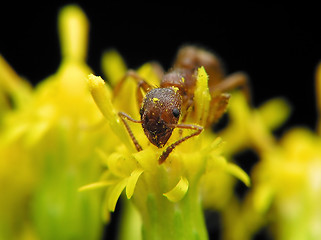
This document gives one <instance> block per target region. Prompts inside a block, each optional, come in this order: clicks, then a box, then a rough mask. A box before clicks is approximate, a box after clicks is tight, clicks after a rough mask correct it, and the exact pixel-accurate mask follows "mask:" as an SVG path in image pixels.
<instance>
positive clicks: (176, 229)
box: [138, 186, 208, 240]
mask: <svg viewBox="0 0 321 240" xmlns="http://www.w3.org/2000/svg"><path fill="white" fill-rule="evenodd" d="M138 207H141V208H144V209H140V212H141V213H142V219H143V239H161V240H163V239H177V240H179V239H208V235H207V230H206V226H205V221H204V216H203V211H202V206H201V202H200V199H199V194H198V188H197V187H195V186H190V189H189V191H188V192H187V194H186V196H185V197H184V198H183V199H182V200H181V201H178V202H176V203H174V202H171V201H169V200H168V199H167V198H166V197H164V196H162V197H159V196H157V197H156V196H155V195H154V194H148V196H147V197H146V202H145V204H140V205H139V206H138Z"/></svg>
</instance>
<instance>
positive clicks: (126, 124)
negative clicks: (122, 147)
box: [118, 112, 143, 152]
mask: <svg viewBox="0 0 321 240" xmlns="http://www.w3.org/2000/svg"><path fill="white" fill-rule="evenodd" d="M118 116H119V117H120V119H121V120H122V121H123V123H124V125H125V127H126V130H127V132H128V134H129V136H130V138H131V139H132V141H133V143H134V145H135V147H136V149H137V151H138V152H139V151H141V150H143V149H142V147H141V146H140V144H139V143H138V141H137V139H136V138H135V136H134V134H133V132H132V130H131V129H130V127H129V125H128V123H127V122H126V121H125V120H129V121H132V122H134V123H142V121H139V120H135V119H133V118H131V117H130V116H129V115H128V114H126V113H124V112H119V113H118Z"/></svg>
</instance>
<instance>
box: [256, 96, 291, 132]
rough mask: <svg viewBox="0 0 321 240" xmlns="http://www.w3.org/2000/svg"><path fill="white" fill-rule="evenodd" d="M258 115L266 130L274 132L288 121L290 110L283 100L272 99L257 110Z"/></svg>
mask: <svg viewBox="0 0 321 240" xmlns="http://www.w3.org/2000/svg"><path fill="white" fill-rule="evenodd" d="M259 112H260V115H261V117H262V120H263V121H264V124H265V125H266V126H267V128H268V129H271V130H274V129H276V128H278V127H279V126H281V125H282V124H283V123H284V122H285V121H286V119H288V117H289V115H290V113H291V108H290V106H289V104H288V103H287V101H286V100H285V99H283V98H274V99H271V100H269V101H267V102H266V103H264V104H263V105H261V106H260V108H259Z"/></svg>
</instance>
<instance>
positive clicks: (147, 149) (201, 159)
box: [80, 52, 249, 239]
mask: <svg viewBox="0 0 321 240" xmlns="http://www.w3.org/2000/svg"><path fill="white" fill-rule="evenodd" d="M110 54H111V55H107V56H105V57H104V58H105V63H104V64H106V65H108V61H111V62H112V60H113V58H117V59H116V61H118V62H119V57H118V55H115V52H112V53H110ZM108 58H110V59H109V60H108ZM106 59H107V60H106ZM123 69H124V68H123ZM151 70H152V68H151V67H150V65H149V64H147V65H144V66H143V67H142V68H141V69H139V70H138V72H139V74H140V75H141V76H143V77H144V78H145V79H147V80H150V78H148V77H146V76H148V75H153V76H155V73H154V74H153V73H152V72H151ZM113 71H116V70H115V69H113ZM109 75H110V76H112V75H111V74H109ZM152 79H153V80H152V82H149V83H150V84H151V85H155V81H159V79H157V78H152ZM207 80H208V79H207V74H206V72H205V70H204V68H200V69H199V70H198V78H197V87H196V91H195V96H194V101H195V105H196V106H197V111H196V114H195V116H194V121H195V122H193V124H202V123H203V122H202V119H207V117H206V114H208V112H209V111H208V109H209V107H210V105H209V103H210V99H211V97H210V94H209V90H208V87H207ZM111 82H114V80H111ZM128 82H129V83H127V84H128V86H125V87H124V89H123V90H122V93H121V94H118V95H117V97H116V99H114V100H112V89H111V88H110V87H109V85H107V84H106V83H105V82H104V80H103V79H102V78H100V77H96V76H94V75H89V77H88V85H89V88H90V92H91V94H92V96H93V99H94V100H95V102H96V104H97V106H98V107H99V109H100V111H101V112H102V114H103V115H104V117H105V118H106V120H107V122H108V124H109V125H110V127H111V129H112V131H113V132H114V134H115V135H116V136H117V137H118V139H119V140H120V141H121V142H122V144H119V145H118V146H117V147H116V149H115V151H114V152H113V153H111V154H109V155H108V154H107V153H106V152H105V151H104V149H101V148H99V149H98V153H99V155H100V156H101V157H102V159H103V162H104V163H105V165H106V167H107V170H106V171H105V173H104V174H103V175H102V177H101V180H100V181H99V182H96V183H93V184H90V185H87V186H84V187H82V188H81V189H80V190H87V189H94V188H100V187H107V192H106V200H105V204H106V205H105V207H106V211H107V210H108V211H114V210H115V206H116V203H117V200H118V198H119V196H120V194H121V193H122V192H123V190H124V189H125V192H126V196H127V198H128V199H131V200H132V201H133V203H134V204H135V205H136V207H137V208H138V210H139V212H140V214H141V216H142V220H143V229H144V231H143V234H144V237H145V238H146V239H152V238H153V236H156V235H157V236H158V237H160V236H163V237H165V238H170V239H188V238H189V237H191V235H195V234H196V235H197V236H198V237H199V238H200V239H206V238H207V233H206V230H205V225H204V219H203V213H202V207H201V201H200V198H201V188H202V186H201V184H200V182H201V178H202V177H203V176H205V175H207V174H208V175H210V174H212V173H213V172H214V169H215V170H216V171H217V169H220V171H223V172H229V173H231V174H232V175H234V176H236V177H238V178H240V179H241V180H242V181H244V183H245V184H247V185H249V177H248V176H247V175H246V173H244V172H243V171H242V170H241V169H240V168H239V167H237V166H236V165H234V164H232V163H228V162H227V161H226V159H225V158H224V157H223V156H222V155H221V145H222V140H221V138H217V137H216V136H215V135H214V134H212V133H211V132H210V130H205V131H204V132H203V133H201V134H200V135H199V136H197V137H193V138H191V139H189V140H188V141H186V142H184V143H182V144H180V145H178V146H177V147H176V148H175V150H174V151H173V152H172V153H171V154H170V155H169V157H168V158H167V159H166V161H165V162H164V163H163V164H161V165H159V164H158V158H159V156H160V155H161V154H162V152H163V151H164V149H158V148H157V147H155V146H154V145H152V144H150V142H149V141H148V139H147V137H146V136H145V135H144V133H143V130H142V127H141V125H140V124H135V123H133V124H131V128H132V131H133V134H134V135H135V137H136V138H137V140H138V141H139V143H140V144H141V145H142V148H143V150H142V151H139V152H137V151H136V149H135V147H134V144H133V142H132V140H131V138H130V137H129V134H128V133H127V131H126V129H125V127H124V125H123V123H122V121H121V120H120V119H119V117H118V111H120V110H122V111H125V112H126V113H129V114H130V115H131V116H133V117H134V118H136V119H138V117H139V111H138V109H139V108H138V106H137V103H136V100H135V90H136V86H135V83H134V84H133V82H134V81H130V79H129V80H128ZM112 84H113V85H115V83H112ZM130 84H131V85H130ZM129 85H130V86H129ZM113 101H114V102H115V104H113ZM117 102H118V103H117ZM119 102H121V103H122V104H120V103H119ZM116 104H119V105H118V106H121V107H116ZM189 131H190V130H184V131H183V136H184V135H185V134H188V132H189ZM179 138H181V133H180V131H179V130H177V129H176V130H174V132H173V135H172V136H171V138H170V141H175V140H177V139H179ZM165 147H166V145H165ZM205 179H206V178H204V180H203V183H205V184H212V183H211V182H207V181H206V180H205ZM203 193H205V192H204V191H203ZM202 197H204V198H206V196H205V195H204V196H202ZM168 222H171V223H173V224H168ZM175 229H176V230H175ZM181 231H183V233H182V232H181Z"/></svg>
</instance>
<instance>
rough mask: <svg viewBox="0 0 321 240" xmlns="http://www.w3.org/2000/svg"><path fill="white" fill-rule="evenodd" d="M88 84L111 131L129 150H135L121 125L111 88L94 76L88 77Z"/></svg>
mask: <svg viewBox="0 0 321 240" xmlns="http://www.w3.org/2000/svg"><path fill="white" fill-rule="evenodd" d="M87 82H88V86H89V90H90V92H91V95H92V97H93V98H94V100H95V102H96V104H97V106H98V108H99V110H100V111H101V113H102V114H103V115H104V117H105V118H106V119H107V121H108V123H109V125H110V127H111V129H112V130H113V131H114V133H115V134H116V135H117V136H118V137H119V139H120V140H121V141H122V142H123V143H124V144H126V146H127V147H128V148H129V149H134V146H133V145H132V143H131V142H130V138H129V136H128V133H127V132H126V130H125V128H124V126H123V125H122V124H121V123H120V120H119V118H118V116H117V113H116V110H115V109H114V107H113V104H112V102H111V93H110V91H111V90H110V88H107V87H106V84H105V81H104V80H103V79H102V78H101V77H97V76H95V75H93V74H90V75H89V76H88V79H87Z"/></svg>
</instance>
